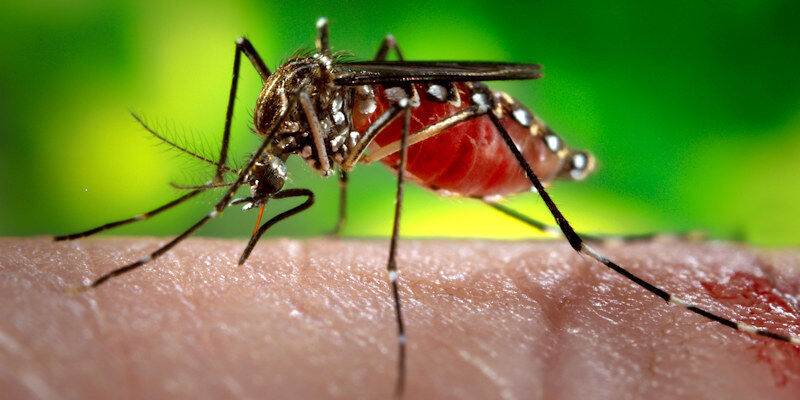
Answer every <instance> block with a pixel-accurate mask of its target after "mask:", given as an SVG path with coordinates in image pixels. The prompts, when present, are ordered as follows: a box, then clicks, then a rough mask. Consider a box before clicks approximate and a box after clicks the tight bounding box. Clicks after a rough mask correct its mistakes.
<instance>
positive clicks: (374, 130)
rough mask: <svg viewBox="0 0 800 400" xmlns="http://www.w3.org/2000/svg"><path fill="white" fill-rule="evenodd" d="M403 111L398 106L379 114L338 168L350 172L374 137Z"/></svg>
mask: <svg viewBox="0 0 800 400" xmlns="http://www.w3.org/2000/svg"><path fill="white" fill-rule="evenodd" d="M402 111H403V109H402V108H401V107H400V106H399V105H398V104H395V105H393V106H392V107H391V108H390V109H388V110H386V111H384V112H383V114H381V115H380V116H379V117H378V118H377V119H376V120H375V122H373V123H372V125H370V126H369V128H367V130H366V132H364V134H363V135H361V137H359V138H358V142H357V143H356V145H355V146H353V148H352V149H350V154H348V155H347V159H346V160H344V162H343V163H342V164H341V165H340V168H341V169H342V170H343V171H345V172H350V171H351V170H352V169H353V167H354V166H355V165H356V163H357V162H358V159H359V158H360V157H361V155H362V154H364V152H365V151H366V150H367V147H368V146H369V144H370V143H372V141H373V140H374V139H375V137H376V136H378V134H379V133H380V132H381V131H382V130H383V128H385V127H386V126H387V125H389V124H390V123H391V122H392V121H394V119H395V118H397V116H399V115H400V113H401V112H402Z"/></svg>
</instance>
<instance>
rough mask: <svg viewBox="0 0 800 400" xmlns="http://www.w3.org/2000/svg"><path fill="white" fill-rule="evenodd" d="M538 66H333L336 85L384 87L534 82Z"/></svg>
mask: <svg viewBox="0 0 800 400" xmlns="http://www.w3.org/2000/svg"><path fill="white" fill-rule="evenodd" d="M541 69H542V66H541V65H539V64H508V63H494V62H467V61H453V62H451V61H423V62H416V61H412V62H408V61H364V62H343V63H338V64H336V65H335V67H334V74H335V76H336V77H335V78H334V82H335V83H336V84H337V85H343V86H352V85H376V84H378V85H387V84H400V83H414V82H466V81H504V80H523V79H536V78H539V77H541V76H542V73H541Z"/></svg>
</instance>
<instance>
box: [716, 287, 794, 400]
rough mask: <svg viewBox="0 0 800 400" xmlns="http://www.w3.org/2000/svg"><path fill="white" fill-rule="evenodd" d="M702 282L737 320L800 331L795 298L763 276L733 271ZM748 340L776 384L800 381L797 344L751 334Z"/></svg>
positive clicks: (792, 331) (773, 328) (777, 330)
mask: <svg viewBox="0 0 800 400" xmlns="http://www.w3.org/2000/svg"><path fill="white" fill-rule="evenodd" d="M701 283H702V285H703V287H704V288H705V289H706V290H708V293H709V294H710V295H711V296H712V297H714V298H715V299H716V300H717V301H719V302H720V303H721V304H723V305H726V306H728V307H730V308H733V309H735V310H736V314H729V315H736V318H735V320H736V321H737V322H742V323H746V324H749V325H753V326H756V327H759V328H762V329H767V330H770V331H773V332H778V333H787V334H792V335H798V334H800V312H799V311H798V304H797V301H796V300H795V299H793V298H792V297H790V296H788V295H784V294H782V293H781V292H780V291H779V290H778V289H776V288H775V287H774V286H773V285H772V283H771V282H770V281H769V280H767V279H766V278H762V277H758V276H755V275H752V274H749V273H745V272H734V273H733V274H732V275H731V276H730V277H728V279H727V280H725V281H723V282H710V281H704V282H701ZM793 300H794V301H793ZM747 340H748V341H749V342H750V346H749V347H750V349H751V350H752V351H754V352H755V355H756V357H755V358H756V360H757V361H758V362H762V363H766V364H768V365H769V366H770V368H771V370H772V374H773V376H774V377H775V384H776V385H777V386H779V387H783V386H786V384H787V383H788V382H789V381H800V346H794V345H790V344H788V343H784V342H779V341H777V340H774V339H770V338H765V337H757V336H752V335H748V337H747Z"/></svg>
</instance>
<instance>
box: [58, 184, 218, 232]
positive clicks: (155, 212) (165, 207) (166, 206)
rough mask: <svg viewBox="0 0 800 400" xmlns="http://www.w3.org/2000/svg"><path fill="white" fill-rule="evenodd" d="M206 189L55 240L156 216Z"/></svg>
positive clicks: (196, 190) (100, 230) (197, 190)
mask: <svg viewBox="0 0 800 400" xmlns="http://www.w3.org/2000/svg"><path fill="white" fill-rule="evenodd" d="M204 190H206V189H205V188H196V189H194V190H192V191H191V192H189V193H187V194H185V195H183V196H181V197H178V198H177V199H175V200H172V201H170V202H169V203H167V204H164V205H163V206H161V207H158V208H156V209H154V210H150V211H148V212H146V213H142V214H139V215H137V216H135V217H133V218H128V219H123V220H120V221H115V222H109V223H107V224H105V225H101V226H98V227H96V228H92V229H89V230H87V231H83V232H79V233H73V234H70V235H63V236H56V237H55V238H53V240H55V241H62V240H74V239H79V238H82V237H87V236H91V235H94V234H96V233H99V232H102V231H105V230H109V229H113V228H116V227H118V226H122V225H127V224H130V223H133V222H136V221H142V220H145V219H148V218H151V217H154V216H156V215H158V214H160V213H162V212H164V211H167V210H169V209H170V208H172V207H175V206H177V205H178V204H181V203H183V202H184V201H186V200H189V199H191V198H192V197H194V196H197V195H198V194H200V193H201V192H202V191H204Z"/></svg>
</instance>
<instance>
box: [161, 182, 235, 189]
mask: <svg viewBox="0 0 800 400" xmlns="http://www.w3.org/2000/svg"><path fill="white" fill-rule="evenodd" d="M169 185H170V186H172V187H173V188H175V189H179V190H194V189H219V188H224V187H229V186H231V185H233V183H209V184H205V185H180V184H177V183H172V182H171V183H170V184H169Z"/></svg>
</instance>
